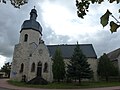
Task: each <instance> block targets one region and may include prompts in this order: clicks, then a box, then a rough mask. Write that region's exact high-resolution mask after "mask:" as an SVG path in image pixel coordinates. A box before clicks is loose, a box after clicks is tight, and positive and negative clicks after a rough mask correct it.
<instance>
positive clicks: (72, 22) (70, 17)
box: [0, 0, 120, 67]
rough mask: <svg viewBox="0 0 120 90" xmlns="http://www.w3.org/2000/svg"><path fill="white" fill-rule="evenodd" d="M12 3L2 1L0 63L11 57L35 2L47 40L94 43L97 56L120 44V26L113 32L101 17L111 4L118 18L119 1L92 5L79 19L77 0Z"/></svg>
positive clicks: (0, 13)
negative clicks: (102, 23)
mask: <svg viewBox="0 0 120 90" xmlns="http://www.w3.org/2000/svg"><path fill="white" fill-rule="evenodd" d="M9 3H10V2H7V4H2V3H0V67H1V66H2V65H3V64H4V63H5V62H8V61H12V56H13V51H14V45H15V44H17V43H18V42H19V35H20V33H19V32H20V29H21V25H22V23H23V21H24V20H27V19H29V13H30V11H31V9H33V7H34V6H36V10H37V12H38V18H37V21H39V22H40V24H41V26H42V27H43V31H42V33H43V40H44V41H45V43H46V44H75V43H76V42H77V41H78V42H79V43H80V44H93V46H94V49H95V51H96V54H97V55H98V57H99V56H100V55H102V54H103V53H108V52H110V51H112V50H115V49H117V48H119V47H120V29H118V32H117V33H113V34H111V32H110V31H109V26H107V27H105V28H103V27H102V25H101V24H100V19H99V18H100V17H101V16H102V15H103V14H104V13H105V12H106V10H107V9H108V8H109V10H110V11H111V12H112V13H113V14H114V15H115V16H116V18H118V17H119V15H118V11H117V10H118V7H119V6H120V4H118V5H117V4H116V3H113V4H108V3H107V2H105V3H103V4H102V6H101V5H91V6H90V9H89V12H88V14H87V15H86V16H85V19H80V18H78V17H77V14H76V6H75V0H69V1H68V0H29V3H28V4H26V5H24V6H22V7H21V8H20V9H16V8H14V7H13V6H12V5H11V4H9ZM110 19H112V18H110ZM119 20H120V19H119Z"/></svg>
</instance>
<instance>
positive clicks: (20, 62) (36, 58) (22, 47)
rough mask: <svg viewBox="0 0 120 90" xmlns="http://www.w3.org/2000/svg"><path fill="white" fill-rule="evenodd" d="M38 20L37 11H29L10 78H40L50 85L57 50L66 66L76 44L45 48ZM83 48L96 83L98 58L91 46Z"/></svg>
mask: <svg viewBox="0 0 120 90" xmlns="http://www.w3.org/2000/svg"><path fill="white" fill-rule="evenodd" d="M36 19H37V11H36V9H32V10H31V12H30V19H29V20H25V21H24V22H23V24H22V26H21V30H20V38H19V43H18V44H16V45H15V48H14V53H13V60H12V67H11V74H10V79H11V80H16V81H21V80H22V78H23V76H25V78H26V81H27V82H28V81H30V80H32V79H33V78H35V77H37V76H40V77H42V78H43V79H44V80H46V81H48V82H52V81H53V73H52V57H53V55H54V53H55V50H56V49H57V48H60V49H61V52H62V55H63V58H64V62H65V65H67V63H69V60H70V58H71V56H72V54H73V51H74V48H75V46H76V44H70V45H68V44H62V45H45V43H44V41H43V40H42V39H41V38H42V27H41V25H40V24H39V22H37V21H36ZM79 46H80V49H81V50H82V52H83V54H84V55H85V56H86V57H87V59H88V60H87V61H88V63H89V64H90V67H91V69H92V70H93V72H94V80H97V55H96V53H95V50H94V48H93V46H92V44H80V45H79Z"/></svg>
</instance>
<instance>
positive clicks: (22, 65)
mask: <svg viewBox="0 0 120 90" xmlns="http://www.w3.org/2000/svg"><path fill="white" fill-rule="evenodd" d="M23 69H24V64H23V63H22V64H21V67H20V73H22V72H23Z"/></svg>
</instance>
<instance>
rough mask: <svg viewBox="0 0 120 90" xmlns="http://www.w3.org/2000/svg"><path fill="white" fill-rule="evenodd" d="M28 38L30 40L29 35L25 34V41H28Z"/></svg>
mask: <svg viewBox="0 0 120 90" xmlns="http://www.w3.org/2000/svg"><path fill="white" fill-rule="evenodd" d="M27 40H28V35H27V34H25V36H24V42H27Z"/></svg>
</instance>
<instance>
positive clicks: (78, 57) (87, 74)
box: [67, 43, 93, 83]
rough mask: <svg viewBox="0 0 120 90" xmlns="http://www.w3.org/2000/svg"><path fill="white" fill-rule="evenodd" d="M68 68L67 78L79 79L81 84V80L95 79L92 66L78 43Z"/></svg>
mask: <svg viewBox="0 0 120 90" xmlns="http://www.w3.org/2000/svg"><path fill="white" fill-rule="evenodd" d="M67 68H68V69H67V77H68V78H71V79H77V80H79V83H81V79H90V78H92V77H93V71H92V70H91V68H90V64H88V62H87V58H86V56H85V55H84V54H83V53H82V51H81V49H80V47H79V44H78V43H77V45H76V47H75V49H74V52H73V55H72V57H71V60H70V63H69V64H68V67H67Z"/></svg>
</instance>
